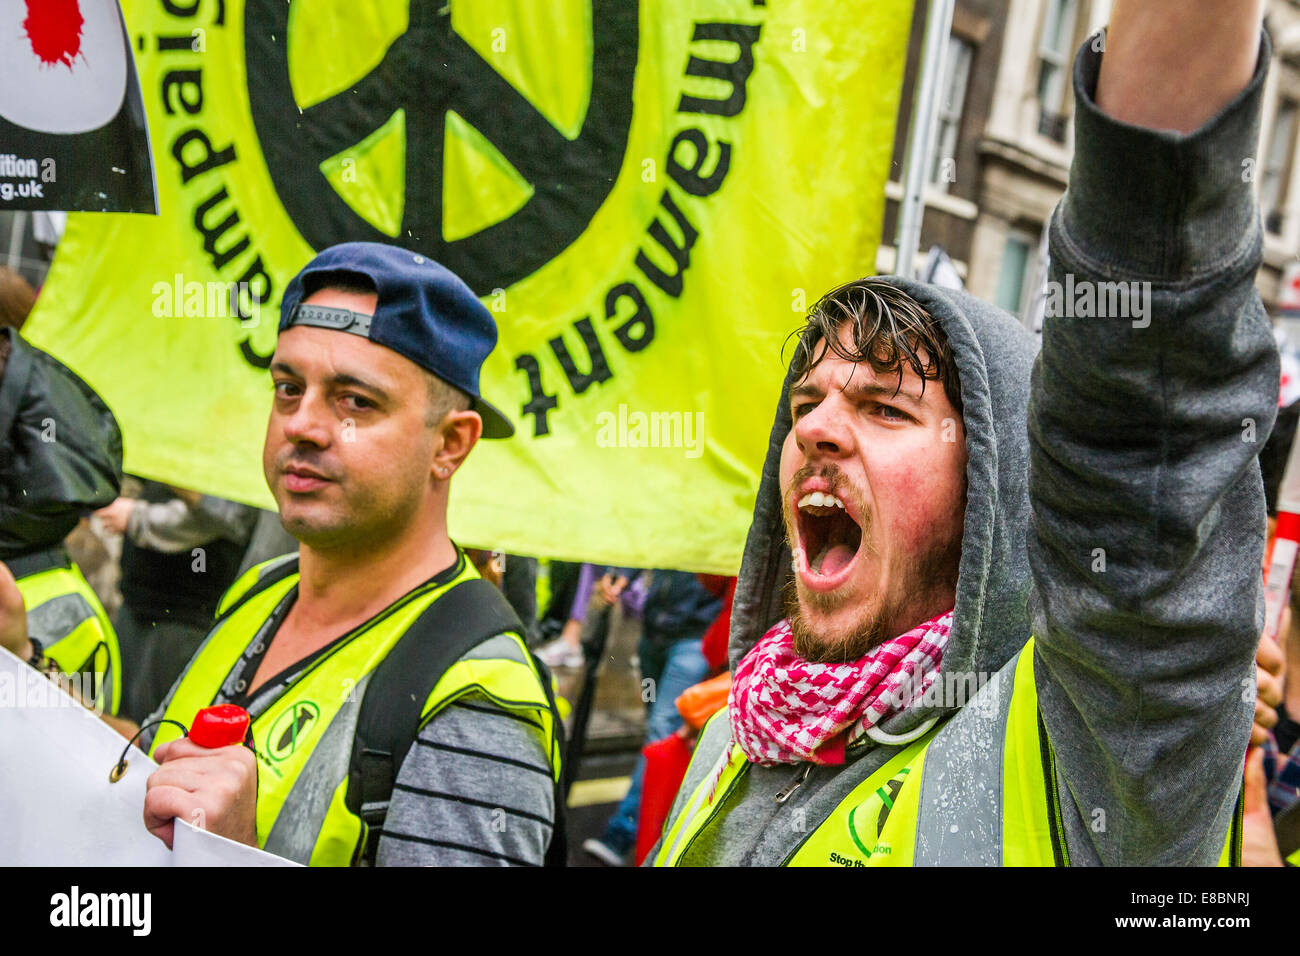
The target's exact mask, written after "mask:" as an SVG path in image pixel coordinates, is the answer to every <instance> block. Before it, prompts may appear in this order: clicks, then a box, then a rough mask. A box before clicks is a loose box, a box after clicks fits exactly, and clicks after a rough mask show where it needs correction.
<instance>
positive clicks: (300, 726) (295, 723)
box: [265, 700, 320, 761]
mask: <svg viewBox="0 0 1300 956" xmlns="http://www.w3.org/2000/svg"><path fill="white" fill-rule="evenodd" d="M319 716H320V708H319V707H317V706H316V705H315V704H313V703H312V702H311V701H309V700H300V701H298V703H296V704H294V705H293V706H292V707H290V708H289V709H288V710H286V711H285V712H284V713H283V714H281V715H280V716H279V717H278V718H276V721H275V723H273V724H272V725H271V732H270V733H268V734H267V735H266V742H265V749H266V755H267V756H268V757H270V758H271V759H272V760H277V761H279V760H287V759H288V758H289V757H290V756H292V755H293V752H294V751H295V750H297V749H298V744H299V743H300V742H302V741H303V740H305V739H306V737H307V734H308V733H310V732H311V727H312V725H313V724H315V723H316V718H317V717H319Z"/></svg>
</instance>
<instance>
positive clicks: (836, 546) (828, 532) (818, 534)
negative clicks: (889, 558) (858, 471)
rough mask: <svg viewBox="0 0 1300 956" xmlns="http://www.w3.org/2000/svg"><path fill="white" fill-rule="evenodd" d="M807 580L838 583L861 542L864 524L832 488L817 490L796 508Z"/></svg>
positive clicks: (820, 585) (827, 585)
mask: <svg viewBox="0 0 1300 956" xmlns="http://www.w3.org/2000/svg"><path fill="white" fill-rule="evenodd" d="M795 515H796V519H795V520H796V523H797V525H798V530H799V547H800V550H801V551H802V558H801V560H800V561H799V565H800V567H799V570H800V571H801V572H803V575H804V579H805V582H806V583H808V584H809V585H811V586H813V587H815V588H817V589H818V590H823V589H829V588H833V587H837V586H838V585H840V584H841V583H843V581H844V580H845V579H846V578H847V577H848V574H849V569H850V568H851V567H852V565H853V563H854V561H855V560H856V559H857V556H858V551H859V549H860V548H861V546H862V526H861V525H860V524H858V522H857V520H855V519H854V517H853V515H851V514H850V513H849V510H848V508H846V507H845V505H844V501H843V500H842V499H840V498H839V497H837V496H836V495H833V494H831V493H829V492H821V491H814V492H811V493H809V494H806V495H804V496H803V497H802V498H800V499H799V502H798V504H797V505H796V508H795Z"/></svg>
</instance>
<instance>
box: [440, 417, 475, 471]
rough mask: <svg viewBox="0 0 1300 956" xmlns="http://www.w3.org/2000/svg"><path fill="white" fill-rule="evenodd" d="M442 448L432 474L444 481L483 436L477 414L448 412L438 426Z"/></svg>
mask: <svg viewBox="0 0 1300 956" xmlns="http://www.w3.org/2000/svg"><path fill="white" fill-rule="evenodd" d="M440 431H441V433H442V440H443V442H442V445H443V446H442V448H441V449H440V450H439V452H438V455H437V458H436V459H435V464H434V474H436V475H437V476H438V477H439V478H440V479H446V478H448V477H450V476H451V474H452V473H453V472H454V471H455V470H456V469H457V468H459V467H460V463H461V462H462V461H464V460H465V458H466V457H467V456H468V455H469V453H470V452H471V451H472V450H473V449H474V446H475V445H476V444H477V443H478V440H479V436H480V435H482V434H483V419H482V418H480V417H479V414H478V412H473V411H458V412H448V413H447V415H446V417H445V418H444V419H443V421H442V425H441V426H440Z"/></svg>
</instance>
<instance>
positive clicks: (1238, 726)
mask: <svg viewBox="0 0 1300 956" xmlns="http://www.w3.org/2000/svg"><path fill="white" fill-rule="evenodd" d="M1262 7H1263V4H1262V0H1192V2H1188V0H1117V2H1116V3H1115V7H1114V12H1113V15H1112V18H1111V25H1110V29H1109V32H1108V33H1107V35H1106V37H1105V42H1104V43H1103V42H1102V38H1101V37H1097V38H1093V39H1091V40H1089V41H1088V43H1086V44H1085V45H1084V47H1083V48H1082V49H1081V51H1080V53H1079V55H1078V58H1077V61H1076V64H1075V70H1074V92H1075V98H1076V103H1077V108H1076V118H1075V124H1076V127H1075V130H1076V144H1077V149H1076V154H1075V159H1074V165H1073V169H1072V171H1071V175H1070V184H1069V190H1068V192H1067V194H1066V196H1065V198H1064V199H1063V200H1062V202H1061V204H1060V206H1059V207H1058V208H1057V210H1056V212H1055V215H1054V216H1053V219H1052V223H1051V233H1050V236H1051V240H1050V241H1051V254H1052V274H1051V276H1050V280H1051V284H1050V285H1049V295H1048V308H1047V313H1048V318H1047V320H1046V323H1045V327H1044V332H1043V341H1042V350H1041V353H1040V354H1038V355H1037V357H1035V350H1036V347H1035V343H1034V341H1033V339H1032V337H1031V336H1030V335H1029V334H1028V333H1027V332H1025V331H1024V330H1023V328H1021V327H1020V325H1019V324H1018V323H1017V322H1016V321H1015V320H1014V319H1012V318H1011V317H1010V316H1008V315H1006V314H1005V313H1003V312H1001V311H999V310H997V309H994V308H993V307H991V306H989V305H986V304H984V303H982V302H980V301H979V300H977V299H975V298H972V297H971V296H968V295H965V294H962V293H953V292H947V291H943V290H940V289H937V288H933V287H930V286H926V285H924V284H922V283H918V282H913V281H910V280H908V279H902V278H895V277H889V278H876V279H868V280H861V281H858V282H853V283H849V284H848V285H846V286H843V287H841V288H839V289H837V290H835V291H834V292H831V293H829V294H828V295H827V296H826V297H824V298H823V300H822V301H821V302H820V303H818V305H817V306H815V307H814V309H813V310H812V312H811V314H810V318H809V321H808V324H807V326H806V327H805V328H804V330H803V331H802V333H801V335H800V337H799V341H798V345H797V347H796V348H795V354H794V359H793V362H792V364H791V367H790V370H789V373H788V374H787V377H786V380H785V384H784V387H783V389H782V394H781V400H780V403H779V405H778V409H777V414H776V422H775V424H774V425H773V429H772V438H771V443H770V446H769V451H768V457H767V461H766V463H765V465H764V468H763V474H762V479H761V484H760V487H759V492H758V499H757V503H756V505H755V510H754V521H753V524H752V526H751V529H750V532H749V538H748V541H747V542H746V547H745V555H744V560H743V563H742V566H741V571H740V582H739V586H738V589H737V593H736V599H735V610H734V613H733V618H732V633H731V659H732V669H733V675H734V683H733V687H732V693H731V698H730V701H729V706H728V708H727V710H726V711H725V712H723V713H722V714H720V715H719V716H718V717H717V718H715V719H714V720H713V721H712V722H711V723H710V724H709V725H708V726H707V727H706V728H705V730H704V731H703V733H702V735H701V738H700V741H699V744H698V746H697V748H696V752H695V756H694V759H693V761H692V763H691V766H690V768H689V770H688V771H687V775H686V779H685V781H684V783H683V785H682V789H681V791H680V793H679V794H678V796H677V799H676V802H675V804H674V806H673V809H672V812H671V814H670V815H669V819H668V822H667V824H666V826H665V828H664V834H663V837H662V838H661V840H660V842H659V845H658V846H657V847H656V849H655V850H654V851H653V852H652V854H651V860H652V861H653V862H654V863H656V864H658V865H719V864H721V865H735V864H741V865H782V864H790V865H804V864H809V865H827V864H830V865H839V866H851V867H858V866H876V865H907V864H918V865H920V864H1013V865H1014V864H1019V865H1033V864H1045V865H1051V864H1058V865H1059V864H1066V863H1082V864H1099V863H1103V864H1214V863H1216V862H1217V863H1228V862H1233V861H1234V860H1235V859H1236V857H1237V854H1238V852H1239V847H1240V836H1239V833H1238V830H1239V825H1240V823H1239V822H1240V814H1239V810H1238V807H1239V799H1238V798H1239V793H1240V790H1241V770H1242V758H1243V755H1244V754H1245V750H1246V744H1247V740H1248V738H1249V734H1250V725H1251V720H1252V714H1253V705H1254V673H1255V672H1254V667H1253V657H1254V654H1255V648H1256V644H1257V642H1258V636H1259V631H1260V627H1259V623H1260V620H1261V619H1262V611H1261V608H1262V599H1261V586H1260V564H1261V559H1262V554H1263V544H1264V542H1263V529H1264V497H1263V489H1262V485H1261V482H1260V476H1259V468H1258V465H1257V463H1256V453H1257V452H1258V449H1259V447H1260V443H1261V442H1262V441H1263V440H1264V439H1265V438H1266V437H1267V435H1268V432H1269V430H1270V429H1271V427H1272V423H1273V417H1274V414H1275V411H1276V405H1277V390H1278V382H1279V368H1278V358H1277V352H1276V348H1275V346H1274V344H1273V339H1272V336H1271V334H1270V330H1269V323H1268V319H1267V317H1266V315H1265V313H1264V310H1263V307H1262V305H1261V303H1260V300H1259V297H1258V295H1257V294H1256V292H1255V288H1254V276H1255V272H1256V269H1257V268H1258V265H1259V261H1260V245H1261V243H1260V228H1259V216H1258V212H1257V210H1256V206H1255V201H1254V196H1253V186H1252V183H1251V177H1250V176H1245V175H1243V169H1247V168H1249V167H1250V165H1251V163H1252V162H1253V159H1252V157H1253V156H1254V153H1255V148H1256V143H1257V140H1258V124H1259V106H1260V98H1261V91H1262V89H1263V86H1264V75H1265V72H1266V68H1267V64H1268V58H1269V43H1268V40H1267V37H1265V36H1263V34H1262V30H1261V27H1262V16H1263V14H1262ZM1103 49H1104V53H1103V52H1102V51H1103Z"/></svg>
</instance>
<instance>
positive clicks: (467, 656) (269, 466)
mask: <svg viewBox="0 0 1300 956" xmlns="http://www.w3.org/2000/svg"><path fill="white" fill-rule="evenodd" d="M496 337H497V333H496V326H495V324H494V323H493V321H492V317H491V315H490V314H489V313H488V311H487V309H486V308H484V307H483V305H482V303H480V302H479V301H478V299H477V298H476V297H475V296H474V294H473V293H472V292H471V291H470V289H469V288H468V286H466V285H465V283H464V282H462V281H461V280H460V279H459V278H457V277H456V276H455V275H453V274H452V273H451V272H449V271H448V270H447V269H445V268H443V267H442V266H440V265H438V264H437V263H436V262H432V261H430V260H428V259H426V258H424V257H423V256H419V255H416V254H414V253H411V252H408V251H406V250H404V249H399V248H396V247H393V246H387V245H381V244H378V243H367V242H355V243H345V244H343V245H338V246H334V247H332V248H329V249H326V250H325V251H324V252H322V253H321V254H320V255H318V256H317V257H316V258H315V259H313V260H312V261H311V262H310V263H308V265H307V266H306V267H305V268H304V269H303V270H302V271H301V272H300V273H299V274H298V275H297V276H296V277H295V278H294V280H293V281H292V282H291V283H290V284H289V286H288V288H287V289H286V290H285V294H284V299H283V302H282V305H281V317H280V334H279V339H278V342H277V345H276V350H275V355H274V357H273V359H272V362H271V375H272V378H273V380H274V384H275V397H274V404H273V406H272V410H271V417H270V421H269V422H268V425H267V431H266V445H265V448H264V450H263V467H264V469H265V473H266V481H267V484H268V485H269V486H270V489H271V492H272V493H273V494H274V495H275V499H276V502H277V504H278V505H279V511H280V520H281V521H282V522H283V524H284V526H285V528H286V529H287V530H288V531H289V532H290V533H291V534H293V536H294V537H295V538H297V539H298V541H299V542H300V548H299V551H298V553H297V554H293V555H286V556H284V557H282V558H278V559H275V560H273V561H270V562H267V563H266V564H263V565H259V566H258V567H256V568H253V569H251V570H250V571H249V572H247V574H245V575H244V577H243V578H241V579H240V580H239V581H237V582H236V583H235V585H234V586H233V587H232V588H231V590H230V592H229V593H228V594H227V595H226V596H225V597H224V598H223V599H222V603H221V607H220V610H219V611H218V618H217V623H216V626H215V627H214V629H213V630H212V632H211V633H210V634H209V636H208V638H207V640H206V642H205V643H204V644H203V646H202V647H201V648H200V649H199V651H198V653H197V654H196V655H195V657H194V659H193V660H192V661H191V662H190V664H189V666H188V668H187V669H186V671H185V672H184V673H183V674H182V675H181V677H180V679H179V680H178V681H177V683H176V686H175V687H173V688H172V691H171V693H170V694H169V695H168V697H167V699H166V701H164V704H163V707H162V712H161V713H160V714H159V715H156V716H160V717H163V718H167V719H170V720H174V721H178V722H180V723H182V724H185V725H186V726H190V725H191V724H192V722H193V720H194V717H195V714H196V713H197V712H198V711H199V710H200V709H202V708H205V707H208V706H210V705H213V704H224V703H229V704H237V705H239V706H241V707H243V708H245V709H246V710H247V711H248V712H249V714H250V715H251V717H252V725H251V728H250V736H251V740H249V743H251V749H250V748H249V747H244V746H228V747H222V748H219V749H212V750H208V749H204V748H203V747H200V746H198V745H197V744H196V743H194V742H193V741H191V740H188V739H178V738H180V731H179V730H178V729H177V728H176V727H175V726H174V725H172V724H162V725H161V726H158V727H149V726H148V724H147V723H146V725H145V726H146V729H145V732H144V734H143V735H142V737H143V739H144V746H146V747H148V748H149V749H150V751H151V753H152V755H153V757H154V759H156V760H158V761H159V762H160V763H161V764H162V766H161V767H160V768H159V769H158V770H157V771H156V772H155V773H154V774H153V775H152V776H151V777H150V779H149V787H148V793H147V795H146V799H145V808H144V815H145V824H146V826H147V827H148V828H149V829H150V830H151V831H152V832H153V833H154V834H155V835H157V836H158V837H159V838H160V839H163V840H164V841H165V842H168V843H169V844H170V841H171V837H172V833H173V827H174V818H177V817H179V818H181V819H183V820H186V821H188V822H190V823H193V824H195V825H200V826H204V827H206V828H207V829H209V830H211V831H214V832H217V833H221V834H222V835H224V836H227V837H230V838H232V839H235V840H238V841H241V842H244V843H247V844H250V845H255V846H260V847H262V848H264V849H266V850H268V851H270V852H272V853H276V854H278V855H280V856H284V857H287V858H289V859H293V860H297V861H299V862H301V863H305V864H312V865H349V864H357V863H377V864H378V865H381V866H384V865H402V864H436V865H507V864H524V865H537V864H541V863H542V862H544V861H550V862H558V861H560V860H562V858H563V849H564V848H563V843H564V841H563V827H562V825H560V826H557V824H556V817H557V812H561V811H562V802H561V801H558V800H557V799H556V795H557V792H558V789H557V781H558V780H559V775H560V759H559V754H560V751H561V749H562V748H561V746H560V740H559V735H560V733H561V729H560V721H559V718H558V716H557V714H556V711H555V707H554V703H553V700H552V698H551V695H550V691H549V688H550V684H549V679H548V678H547V677H546V676H545V672H544V671H543V670H541V669H540V668H539V666H538V665H537V663H536V662H535V661H534V660H533V658H532V657H531V655H530V654H529V652H528V650H527V648H526V646H525V644H524V642H523V640H522V639H521V637H520V634H521V633H522V629H521V626H520V624H519V621H518V619H517V618H516V617H515V615H514V613H513V612H512V611H511V610H510V608H509V605H508V604H506V602H505V601H504V599H503V598H502V597H501V595H500V593H499V592H498V591H497V590H496V589H495V588H493V587H492V586H491V585H490V584H488V583H487V582H485V581H483V580H482V579H480V578H479V576H478V574H477V573H476V571H475V569H474V566H473V564H472V563H471V562H470V561H468V560H467V558H466V556H465V554H464V552H462V551H461V549H460V548H458V547H457V546H456V544H455V543H454V542H453V541H452V540H451V539H450V537H448V534H447V501H448V496H449V492H450V483H451V477H452V475H453V474H455V472H456V470H457V469H458V468H459V467H460V466H461V463H462V462H464V461H465V459H466V457H467V456H468V455H469V453H470V452H471V451H472V450H473V448H474V445H475V443H476V442H477V441H478V440H479V438H480V437H483V438H508V437H510V436H511V435H512V434H513V432H514V428H513V427H512V426H511V424H510V422H509V421H508V420H507V419H506V417H505V416H504V415H502V414H501V412H499V411H498V410H497V409H496V408H494V407H493V406H492V405H490V404H488V402H487V401H485V400H484V399H483V397H482V396H481V395H480V394H479V372H480V369H481V368H482V365H483V361H484V359H486V358H487V356H488V354H489V353H490V352H491V351H492V348H493V346H494V345H495V344H496Z"/></svg>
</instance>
